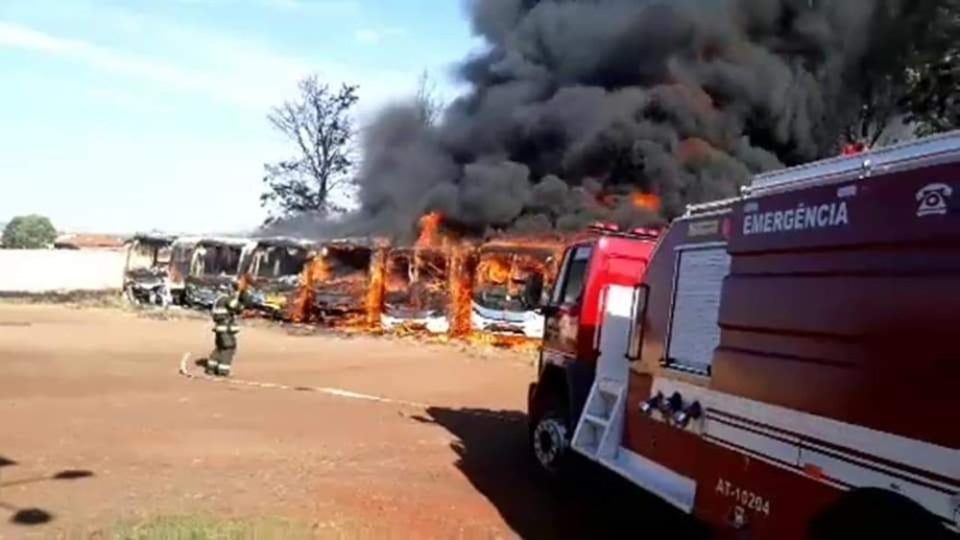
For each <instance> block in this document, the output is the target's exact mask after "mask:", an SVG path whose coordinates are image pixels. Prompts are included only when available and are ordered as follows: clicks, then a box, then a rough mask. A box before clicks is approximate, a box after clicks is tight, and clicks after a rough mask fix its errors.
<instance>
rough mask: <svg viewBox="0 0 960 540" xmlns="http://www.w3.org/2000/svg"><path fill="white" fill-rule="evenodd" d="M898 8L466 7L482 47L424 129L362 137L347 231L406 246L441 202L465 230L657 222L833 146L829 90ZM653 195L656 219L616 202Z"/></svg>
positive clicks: (409, 125)
mask: <svg viewBox="0 0 960 540" xmlns="http://www.w3.org/2000/svg"><path fill="white" fill-rule="evenodd" d="M899 6H900V2H899V1H897V0H886V1H885V0H832V1H830V0H712V1H710V0H700V1H695V0H686V1H684V0H672V1H667V0H661V1H652V0H651V1H643V0H540V1H536V0H473V1H471V2H469V3H468V4H467V8H468V13H469V15H470V18H471V22H472V28H473V30H474V32H475V33H476V34H477V35H478V36H481V37H482V38H483V39H484V40H485V41H486V43H487V47H486V48H485V50H483V51H482V52H480V53H479V54H477V55H475V56H473V57H471V58H469V59H467V60H466V61H464V62H463V63H462V65H460V66H459V68H458V71H457V73H458V76H459V77H460V78H462V80H464V81H465V82H467V83H468V84H469V87H470V91H469V93H468V94H467V95H465V96H464V97H462V98H460V99H458V100H457V101H455V102H454V103H452V104H451V105H450V106H449V107H448V109H447V110H446V111H445V114H444V116H443V120H442V121H441V122H440V124H439V125H436V126H432V125H426V124H425V123H424V121H423V119H422V118H423V117H422V115H420V114H418V112H417V109H416V107H415V105H398V106H393V107H391V108H389V109H387V110H385V111H384V112H383V113H382V114H381V115H380V116H379V117H378V118H377V119H376V121H375V122H374V123H373V125H372V126H371V127H370V128H369V129H368V130H367V133H366V136H365V140H364V146H363V148H364V159H363V164H362V169H361V171H360V175H359V186H360V191H359V199H360V203H361V209H360V210H359V211H358V212H356V213H355V214H353V215H350V216H347V217H346V218H345V219H344V220H343V221H342V222H341V223H339V224H338V225H337V229H338V230H339V231H341V232H347V233H350V234H364V235H366V234H386V235H391V236H395V237H401V238H406V239H409V238H411V237H412V236H414V235H415V228H416V223H417V220H418V218H419V217H420V216H422V215H423V214H424V213H426V212H429V211H440V212H443V213H444V214H445V215H446V216H447V218H448V219H449V220H450V221H451V222H452V223H454V224H456V225H458V226H462V227H464V228H465V229H467V230H469V231H473V232H475V233H478V234H482V233H484V232H488V231H490V230H509V231H517V232H532V231H539V230H544V229H552V228H557V229H575V228H578V227H581V226H583V225H584V224H585V223H588V222H590V221H593V220H597V219H609V220H614V221H617V222H620V223H621V224H625V225H643V224H650V223H653V222H664V221H666V220H669V219H671V218H673V217H675V216H677V215H678V214H680V213H682V212H683V211H684V209H685V207H686V205H688V204H690V203H696V202H703V201H709V200H714V199H720V198H724V197H730V196H733V195H735V194H736V193H737V191H738V189H739V187H740V186H742V185H744V184H745V183H746V182H747V181H748V179H749V177H750V175H752V174H754V173H757V172H762V171H766V170H770V169H774V168H778V167H782V166H784V165H791V164H796V163H801V162H805V161H809V160H813V159H817V158H821V157H824V156H827V155H832V154H834V153H835V152H836V151H837V147H838V144H839V143H840V141H841V134H842V130H843V128H844V126H846V125H849V123H850V122H851V120H852V118H853V117H855V115H856V114H857V111H858V110H859V108H860V106H861V103H860V102H859V101H858V99H859V97H858V96H857V95H856V93H854V92H847V91H845V89H846V88H848V87H849V85H850V84H851V82H853V81H854V79H855V78H856V77H858V76H859V74H860V70H858V67H859V66H860V64H861V60H862V59H863V58H864V55H865V54H866V53H867V51H868V50H869V49H870V47H873V46H874V43H873V42H871V41H870V40H871V39H873V40H874V41H877V40H882V39H888V38H889V36H884V35H879V36H878V35H875V34H876V32H874V31H872V30H873V29H871V24H872V21H873V20H874V15H875V12H876V10H879V9H884V10H896V9H899ZM633 192H645V193H653V194H656V195H658V196H659V197H661V199H662V208H661V209H660V212H659V213H653V212H650V211H649V210H643V209H639V208H636V207H635V206H634V205H633V204H631V203H630V198H629V197H628V195H629V194H630V193H633Z"/></svg>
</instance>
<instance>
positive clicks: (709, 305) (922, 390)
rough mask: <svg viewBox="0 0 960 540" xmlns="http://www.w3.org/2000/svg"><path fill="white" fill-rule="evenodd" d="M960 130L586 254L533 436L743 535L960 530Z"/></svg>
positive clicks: (804, 174) (548, 466)
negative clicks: (656, 237) (656, 234)
mask: <svg viewBox="0 0 960 540" xmlns="http://www.w3.org/2000/svg"><path fill="white" fill-rule="evenodd" d="M955 190H960V132H957V133H952V134H948V135H944V136H938V137H933V138H928V139H921V140H919V141H915V142H911V143H908V144H904V145H899V146H895V147H890V148H886V149H881V150H877V151H872V152H866V153H861V154H857V155H847V156H842V157H839V158H835V159H831V160H826V161H823V162H818V163H815V164H810V165H806V166H802V167H796V168H792V169H786V170H783V171H778V172H774V173H770V174H765V175H760V176H758V177H756V178H755V179H754V181H753V182H752V185H750V186H749V187H747V188H745V189H744V190H743V192H742V194H741V196H739V197H737V198H735V199H731V200H725V201H718V202H715V203H711V204H704V205H699V206H694V207H691V208H689V210H688V212H687V213H686V215H685V216H683V217H682V218H680V219H678V220H676V221H675V222H674V223H673V224H672V225H671V226H670V228H669V230H668V231H667V232H666V233H665V234H663V236H662V237H661V238H660V239H659V241H658V242H657V244H656V247H655V248H654V246H653V244H652V239H651V238H649V237H647V236H636V237H634V236H630V235H624V236H622V237H617V236H600V237H599V238H598V239H595V240H594V241H593V242H586V243H582V244H577V245H573V246H571V247H570V248H569V249H568V250H567V252H566V255H565V260H564V263H563V267H562V274H561V276H560V278H559V280H558V282H557V284H556V286H555V288H554V290H553V294H552V296H551V298H550V302H549V304H548V305H547V306H546V307H545V308H543V309H544V311H545V313H546V315H547V322H546V328H547V331H546V333H545V338H544V345H543V352H542V354H541V361H540V367H539V377H538V381H537V382H536V383H535V384H533V385H531V389H530V394H529V417H530V421H531V422H530V447H531V450H532V454H533V455H534V456H535V459H536V462H537V464H538V466H539V467H540V468H541V469H543V471H545V472H547V473H550V474H559V473H561V472H562V471H563V470H564V467H565V465H569V460H570V458H571V456H570V452H571V451H573V452H576V453H578V454H581V455H583V456H586V457H587V458H588V459H590V460H592V461H594V462H596V463H598V464H600V465H601V466H603V467H606V468H608V469H611V470H613V471H615V472H617V473H618V474H620V475H621V476H623V477H625V478H626V479H627V480H629V481H630V482H632V483H634V484H636V485H637V486H639V487H640V488H643V489H644V490H646V491H649V492H651V493H653V494H655V495H657V496H659V497H660V498H662V499H664V500H665V501H667V502H669V503H670V504H672V505H674V506H676V507H678V508H680V509H681V510H683V511H685V512H689V513H691V514H693V515H694V516H695V517H696V518H698V519H699V520H701V521H703V522H705V523H707V524H709V525H710V526H711V527H712V528H714V529H715V530H716V531H717V532H718V533H719V535H721V536H726V535H731V536H732V535H736V536H737V537H738V538H742V537H747V538H777V539H780V538H869V537H871V536H870V535H871V534H873V535H875V536H873V537H875V538H932V537H939V536H940V535H943V536H944V537H950V538H954V536H953V535H952V534H951V533H950V532H949V531H953V532H956V531H957V529H958V527H960V393H958V386H957V384H958V383H960V352H958V351H960V347H958V346H957V343H958V342H957V341H956V339H957V336H958V331H960V192H955Z"/></svg>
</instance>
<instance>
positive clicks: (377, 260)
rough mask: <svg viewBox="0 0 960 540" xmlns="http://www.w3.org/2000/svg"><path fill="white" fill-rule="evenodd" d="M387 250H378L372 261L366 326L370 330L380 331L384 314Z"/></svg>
mask: <svg viewBox="0 0 960 540" xmlns="http://www.w3.org/2000/svg"><path fill="white" fill-rule="evenodd" d="M386 274H387V250H386V249H377V250H376V251H374V252H373V259H372V260H371V261H370V279H369V282H368V283H367V297H366V301H365V302H364V305H365V307H366V315H367V321H366V323H367V324H366V326H367V328H368V329H370V330H374V331H375V330H379V329H380V317H381V315H382V314H383V297H384V293H385V288H386Z"/></svg>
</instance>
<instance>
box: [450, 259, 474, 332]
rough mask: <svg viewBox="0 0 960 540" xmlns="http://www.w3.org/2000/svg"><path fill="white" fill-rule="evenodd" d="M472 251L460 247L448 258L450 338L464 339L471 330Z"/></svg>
mask: <svg viewBox="0 0 960 540" xmlns="http://www.w3.org/2000/svg"><path fill="white" fill-rule="evenodd" d="M473 266H474V264H473V249H472V248H471V247H470V246H466V245H461V246H457V247H455V248H454V249H453V253H452V256H451V257H450V272H449V278H450V285H449V294H450V310H449V315H448V316H449V317H450V337H452V338H465V337H467V336H469V335H470V332H471V330H472V328H471V324H470V314H471V313H472V310H473V271H472V270H473Z"/></svg>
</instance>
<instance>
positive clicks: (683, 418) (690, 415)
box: [673, 401, 703, 427]
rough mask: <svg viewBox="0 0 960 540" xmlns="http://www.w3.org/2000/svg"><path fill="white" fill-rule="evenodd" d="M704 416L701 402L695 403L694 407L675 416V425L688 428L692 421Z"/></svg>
mask: <svg viewBox="0 0 960 540" xmlns="http://www.w3.org/2000/svg"><path fill="white" fill-rule="evenodd" d="M702 414H703V408H702V407H701V406H700V402H699V401H694V402H693V404H692V405H690V406H689V407H687V408H686V409H684V410H682V411H680V412H678V413H676V414H674V415H673V423H674V424H675V425H677V426H679V427H687V425H688V424H689V423H690V421H691V420H696V419H698V418H700V416H701V415H702Z"/></svg>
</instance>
